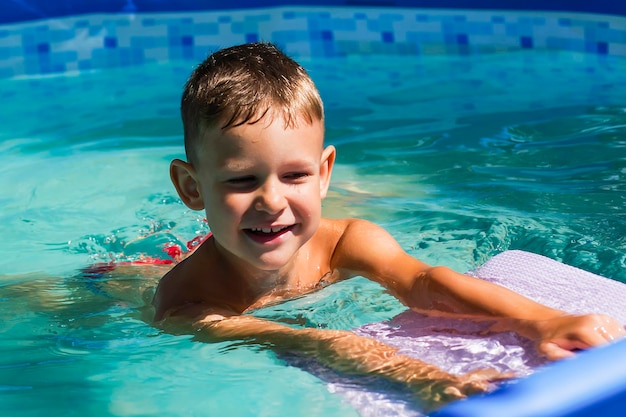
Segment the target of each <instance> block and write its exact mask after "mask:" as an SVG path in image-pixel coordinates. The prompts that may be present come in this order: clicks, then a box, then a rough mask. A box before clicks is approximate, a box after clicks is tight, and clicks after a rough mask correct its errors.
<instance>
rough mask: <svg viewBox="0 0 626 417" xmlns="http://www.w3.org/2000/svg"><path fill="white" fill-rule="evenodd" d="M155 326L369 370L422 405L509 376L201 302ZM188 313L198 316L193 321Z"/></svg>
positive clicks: (440, 402) (482, 387)
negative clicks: (446, 366)
mask: <svg viewBox="0 0 626 417" xmlns="http://www.w3.org/2000/svg"><path fill="white" fill-rule="evenodd" d="M175 314H176V315H175V316H168V317H166V318H165V319H164V320H162V321H160V322H159V323H158V325H159V326H160V327H161V328H163V329H165V330H166V331H168V332H172V333H177V334H180V333H192V334H194V335H195V336H196V338H198V339H200V340H204V341H211V342H216V341H227V340H245V341H249V342H252V343H262V344H270V345H271V346H272V348H273V349H274V350H277V351H294V352H297V353H301V354H306V355H308V356H311V357H314V358H316V359H317V360H318V361H320V362H321V363H323V364H325V365H326V366H329V367H330V368H333V369H335V370H337V371H339V372H342V373H347V374H361V375H366V374H371V375H377V376H379V377H383V378H386V379H389V380H391V381H394V382H398V383H402V384H405V385H407V386H408V387H409V388H410V389H411V390H412V391H413V392H414V393H415V396H416V397H417V398H418V399H419V400H420V401H421V402H422V404H424V406H425V407H426V408H429V409H430V408H436V407H439V406H441V405H443V404H445V403H447V402H450V401H452V400H456V399H459V398H464V397H466V396H467V395H470V394H474V393H479V392H484V391H485V390H487V388H488V386H489V383H490V382H492V381H496V380H498V379H503V378H506V377H510V376H509V375H501V374H499V373H498V372H497V371H494V370H479V371H475V372H471V373H468V374H465V375H452V374H449V373H447V372H444V371H442V370H441V369H439V368H437V367H436V366H434V365H430V364H427V363H425V362H422V361H420V360H418V359H414V358H412V357H409V356H407V355H403V354H399V353H398V349H396V348H393V347H391V346H389V345H386V344H384V343H382V342H379V341H377V340H375V339H371V338H368V337H362V336H359V335H356V334H354V333H352V332H349V331H342V330H325V329H314V328H292V327H288V326H285V325H282V324H279V323H275V322H271V321H267V320H264V319H259V318H255V317H252V316H246V315H244V316H239V315H230V314H229V313H228V312H224V311H211V310H208V311H207V310H206V309H203V308H202V306H190V307H187V308H185V309H181V310H177V311H176V312H175ZM191 316H195V317H196V318H194V319H191V320H190V317H191Z"/></svg>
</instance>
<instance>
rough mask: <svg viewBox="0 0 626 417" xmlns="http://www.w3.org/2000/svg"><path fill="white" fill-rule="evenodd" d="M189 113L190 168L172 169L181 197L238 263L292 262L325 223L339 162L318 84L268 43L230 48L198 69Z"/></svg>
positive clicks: (185, 104) (181, 164)
mask: <svg viewBox="0 0 626 417" xmlns="http://www.w3.org/2000/svg"><path fill="white" fill-rule="evenodd" d="M182 115H183V123H184V127H185V150H186V152H187V159H188V162H185V161H181V160H180V159H175V160H173V161H172V163H171V165H170V175H171V178H172V182H173V184H174V186H175V187H176V190H177V192H178V194H179V196H180V197H181V199H182V201H183V202H184V203H185V205H187V207H189V208H191V209H193V210H204V211H205V214H206V220H207V223H208V225H209V227H210V228H211V231H212V232H213V240H212V242H214V244H215V247H216V248H218V247H219V248H220V249H219V252H220V253H221V254H222V255H223V256H225V257H228V258H229V259H230V260H231V261H232V262H233V264H235V263H239V262H240V261H244V263H247V264H248V266H250V265H252V266H254V267H255V268H258V269H263V270H273V271H275V270H278V269H281V268H283V267H284V266H285V265H288V264H289V262H290V260H291V259H294V256H295V255H296V254H297V253H298V251H299V250H300V248H301V247H302V246H303V245H305V244H306V243H307V242H308V241H309V239H310V238H311V237H312V236H313V235H314V234H315V232H316V230H317V228H318V226H319V224H320V221H321V202H322V200H323V199H324V197H325V196H326V193H327V190H328V187H329V182H330V176H331V171H332V167H333V163H334V160H335V149H334V147H333V146H327V147H325V148H324V120H323V118H324V114H323V107H322V101H321V99H320V96H319V93H318V92H317V89H316V88H315V85H314V84H313V81H312V80H311V79H310V78H309V76H308V75H307V73H306V72H305V70H304V69H303V68H302V67H301V66H300V65H298V64H297V63H296V62H295V61H293V60H291V59H290V58H288V57H287V56H285V55H284V54H282V53H281V52H280V51H279V50H278V49H276V48H275V47H274V46H272V45H270V44H260V43H256V44H249V45H242V46H236V47H232V48H227V49H224V50H221V51H218V52H216V53H214V54H213V55H211V56H210V57H209V58H208V59H207V60H206V61H205V62H204V63H202V64H201V65H200V66H199V67H198V68H197V69H196V70H195V71H194V72H193V74H192V75H191V77H190V79H189V81H188V83H187V86H186V88H185V92H184V94H183V99H182ZM216 250H217V249H216Z"/></svg>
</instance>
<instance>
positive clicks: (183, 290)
mask: <svg viewBox="0 0 626 417" xmlns="http://www.w3.org/2000/svg"><path fill="white" fill-rule="evenodd" d="M199 251H200V249H199V250H198V251H196V252H194V253H193V254H191V255H190V256H189V257H187V258H185V259H184V260H183V261H181V262H180V263H178V264H177V265H176V266H174V268H172V269H171V270H170V271H169V272H168V273H167V274H165V275H164V276H163V278H161V280H160V281H159V285H158V286H157V289H156V292H155V295H154V299H153V301H152V304H153V306H154V307H155V310H156V311H155V320H157V321H158V320H160V319H161V318H163V317H164V316H165V315H166V314H168V312H171V311H172V310H175V309H178V308H181V307H184V306H186V305H192V304H205V303H206V301H207V300H205V299H204V298H203V294H207V292H206V291H203V290H202V288H201V286H202V283H203V282H206V281H207V280H203V279H202V277H201V276H199V272H198V271H201V270H207V269H205V268H202V265H198V264H199V263H202V262H203V260H202V257H201V256H200V255H199V254H198V252H199ZM208 271H210V269H209V270H208Z"/></svg>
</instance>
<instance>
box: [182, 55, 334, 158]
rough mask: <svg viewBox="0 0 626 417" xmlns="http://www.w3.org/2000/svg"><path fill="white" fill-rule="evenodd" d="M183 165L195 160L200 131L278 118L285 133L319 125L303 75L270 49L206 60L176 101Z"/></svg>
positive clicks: (314, 95) (311, 88)
mask: <svg viewBox="0 0 626 417" xmlns="http://www.w3.org/2000/svg"><path fill="white" fill-rule="evenodd" d="M181 114H182V119H183V128H184V135H185V152H186V154H187V160H188V161H189V162H191V163H192V164H193V162H194V161H195V160H196V158H195V154H196V149H197V145H198V143H199V142H200V140H201V138H202V136H203V133H204V132H205V131H206V129H209V128H214V127H218V126H219V128H221V129H222V130H225V129H228V128H231V127H235V126H240V125H243V124H246V123H257V122H259V121H260V120H261V119H263V118H264V117H266V116H269V117H271V118H274V117H282V119H283V121H284V122H285V128H293V127H296V126H297V123H298V121H301V120H303V121H305V122H307V123H309V124H310V123H313V122H314V121H321V120H323V119H324V107H323V104H322V99H321V98H320V95H319V92H318V90H317V88H316V87H315V84H314V83H313V80H311V78H310V77H309V75H308V74H307V72H306V70H305V69H304V68H303V67H302V66H301V65H300V64H298V63H297V62H295V61H294V60H293V59H291V58H289V57H288V56H287V55H285V54H284V53H283V52H281V51H280V50H279V49H278V48H277V47H276V46H274V45H273V44H271V43H250V44H244V45H239V46H233V47H230V48H225V49H221V50H219V51H217V52H215V53H213V54H211V55H210V56H209V57H208V58H207V59H206V60H205V61H204V62H202V63H201V64H200V65H199V66H198V67H197V68H196V69H195V70H194V71H193V73H192V74H191V76H190V77H189V80H188V81H187V83H186V85H185V90H184V92H183V97H182V100H181Z"/></svg>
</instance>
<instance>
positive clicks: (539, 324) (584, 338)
mask: <svg viewBox="0 0 626 417" xmlns="http://www.w3.org/2000/svg"><path fill="white" fill-rule="evenodd" d="M333 264H334V266H335V267H336V268H337V269H339V270H340V271H342V272H343V275H344V276H350V275H355V274H357V275H362V276H365V277H367V278H370V279H373V280H375V281H377V282H379V283H381V284H382V285H384V286H385V287H387V288H388V289H389V290H390V291H391V292H392V293H393V294H394V295H395V296H396V297H398V298H399V299H400V300H401V301H402V302H403V303H405V304H406V305H407V306H408V307H410V308H412V309H414V310H417V311H420V312H425V313H429V314H437V312H441V313H452V314H457V315H465V316H468V315H470V316H473V317H478V318H490V319H499V320H497V322H496V324H495V325H494V326H493V327H492V330H494V331H505V330H514V331H516V332H518V333H520V334H522V335H524V336H526V337H529V338H531V339H533V340H535V342H536V343H537V349H538V351H539V352H540V353H541V354H543V355H545V356H546V357H548V358H550V359H559V358H563V357H566V356H569V355H571V354H572V353H571V352H572V351H573V350H576V349H585V348H588V347H591V346H595V345H598V344H602V343H606V342H608V341H611V340H614V339H616V338H619V337H623V336H624V328H623V327H622V326H621V325H619V323H617V322H616V321H615V320H613V319H612V318H610V317H607V316H603V315H597V314H592V315H583V316H573V315H567V314H566V313H565V312H563V311H559V310H555V309H552V308H549V307H546V306H544V305H541V304H539V303H536V302H534V301H532V300H530V299H528V298H526V297H524V296H522V295H520V294H517V293H515V292H513V291H511V290H508V289H507V288H504V287H502V286H499V285H496V284H493V283H490V282H487V281H483V280H481V279H478V278H473V277H469V276H466V275H463V274H460V273H457V272H455V271H453V270H451V269H449V268H446V267H431V266H429V265H427V264H424V263H423V262H420V261H418V260H417V259H415V258H413V257H412V256H410V255H409V254H407V253H406V252H405V251H404V250H403V249H402V248H401V247H400V245H399V244H398V243H397V242H396V241H395V239H393V237H391V235H389V233H387V232H386V231H385V230H383V229H382V228H380V227H378V226H376V225H374V224H372V223H369V222H366V221H363V220H352V221H350V222H349V224H348V225H347V226H346V229H345V232H344V234H343V237H342V238H341V240H340V241H339V244H338V246H337V248H336V250H335V255H334V257H333Z"/></svg>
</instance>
